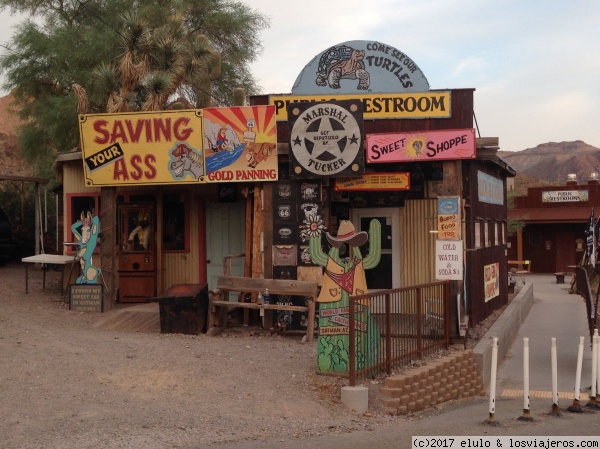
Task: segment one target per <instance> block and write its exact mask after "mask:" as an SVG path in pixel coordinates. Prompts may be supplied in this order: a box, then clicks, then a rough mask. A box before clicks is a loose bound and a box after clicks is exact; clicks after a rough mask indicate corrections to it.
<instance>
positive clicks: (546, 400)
mask: <svg viewBox="0 0 600 449" xmlns="http://www.w3.org/2000/svg"><path fill="white" fill-rule="evenodd" d="M527 282H532V283H533V286H534V298H535V300H534V305H533V306H532V308H531V311H530V312H529V314H528V316H527V318H526V319H525V321H524V323H523V325H522V326H521V328H520V331H519V334H518V335H517V337H516V338H515V340H514V342H513V344H512V346H511V348H510V350H509V352H508V354H507V356H506V358H505V359H504V360H503V361H501V362H500V363H499V368H498V381H497V398H496V410H495V414H494V417H493V418H494V419H493V421H494V423H495V424H497V426H493V425H490V420H489V415H488V412H489V397H486V398H479V399H472V400H467V401H459V402H453V403H449V404H446V405H445V406H444V407H442V408H441V409H440V410H433V411H431V410H430V411H428V412H425V413H422V414H418V415H416V416H414V417H404V418H399V419H398V421H397V422H396V423H394V424H393V425H391V426H389V427H386V428H383V429H382V428H378V429H377V431H363V432H353V433H348V434H339V435H326V436H320V437H312V438H307V439H297V440H288V439H284V438H278V439H273V440H270V441H260V442H259V441H252V442H242V443H236V444H224V445H223V444H221V445H216V446H210V447H211V448H219V449H248V448H255V447H256V448H264V449H276V448H277V449H300V448H307V447H319V448H328V449H345V448H353V449H380V448H409V447H411V438H412V436H415V435H463V436H466V435H472V436H534V435H535V436H564V435H573V436H576V435H579V436H597V435H600V411H599V412H596V411H592V410H589V411H588V410H586V412H585V413H572V412H569V411H568V410H567V409H568V407H569V406H572V405H573V399H574V392H575V390H574V387H575V374H576V366H577V353H578V345H579V337H580V336H583V337H585V344H584V358H583V367H582V381H581V385H582V388H584V389H585V387H588V390H587V392H589V386H590V385H591V350H590V347H591V345H590V338H589V331H588V327H587V320H586V308H585V303H584V302H583V299H582V298H581V297H580V296H578V295H572V294H569V293H568V287H569V285H568V284H562V285H561V284H558V285H557V284H556V280H555V278H554V276H551V275H531V276H530V277H528V278H527ZM523 337H527V338H529V348H530V349H529V352H530V362H529V369H530V377H531V379H530V397H531V399H530V414H531V416H532V417H533V418H534V421H533V422H526V421H522V420H519V418H521V417H522V416H523V395H522V394H523V393H522V391H523ZM551 338H556V342H557V361H558V363H557V373H558V383H557V385H558V389H557V390H558V392H559V401H558V406H559V409H560V414H559V415H558V416H557V415H556V414H554V413H551V412H552V410H553V407H552V406H553V402H552V376H551V372H552V369H551V366H552V365H551V350H550V347H551ZM583 393H584V394H582V396H581V398H585V400H582V405H585V404H587V402H588V401H587V395H586V394H585V393H586V392H585V391H584V392H583ZM324 419H326V417H324ZM186 449H192V447H189V448H186Z"/></svg>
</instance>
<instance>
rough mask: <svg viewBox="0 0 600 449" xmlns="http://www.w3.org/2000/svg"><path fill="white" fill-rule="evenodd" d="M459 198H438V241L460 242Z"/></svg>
mask: <svg viewBox="0 0 600 449" xmlns="http://www.w3.org/2000/svg"><path fill="white" fill-rule="evenodd" d="M459 201H460V199H459V197H440V198H438V235H437V237H438V239H440V240H460V236H461V233H460V231H461V223H460V222H461V219H460V217H461V216H460V210H459V208H458V205H459Z"/></svg>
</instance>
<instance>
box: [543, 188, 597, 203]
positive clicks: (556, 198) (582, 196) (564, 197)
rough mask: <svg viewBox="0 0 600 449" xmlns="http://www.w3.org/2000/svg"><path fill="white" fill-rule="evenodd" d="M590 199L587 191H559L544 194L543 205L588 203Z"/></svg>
mask: <svg viewBox="0 0 600 449" xmlns="http://www.w3.org/2000/svg"><path fill="white" fill-rule="evenodd" d="M588 199H589V195H588V191H587V190H557V191H547V192H542V203H569V202H586V201H588Z"/></svg>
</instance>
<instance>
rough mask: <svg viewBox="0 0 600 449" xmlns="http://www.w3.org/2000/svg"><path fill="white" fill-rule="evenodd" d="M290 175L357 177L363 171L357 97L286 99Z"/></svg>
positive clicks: (360, 115) (359, 112)
mask: <svg viewBox="0 0 600 449" xmlns="http://www.w3.org/2000/svg"><path fill="white" fill-rule="evenodd" d="M288 117H289V129H290V139H289V142H290V153H289V155H290V178H296V179H311V178H321V177H327V178H339V177H344V176H347V177H357V176H360V175H361V174H362V173H364V171H365V159H364V148H363V129H362V128H363V119H362V117H363V104H362V102H361V101H359V100H340V101H331V102H320V103H290V105H289V106H288Z"/></svg>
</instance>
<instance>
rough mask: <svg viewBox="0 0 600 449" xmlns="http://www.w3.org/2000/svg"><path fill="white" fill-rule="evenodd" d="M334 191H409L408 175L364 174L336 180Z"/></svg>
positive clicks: (404, 173) (403, 173) (402, 173)
mask: <svg viewBox="0 0 600 449" xmlns="http://www.w3.org/2000/svg"><path fill="white" fill-rule="evenodd" d="M335 190H336V191H353V190H410V173H408V172H400V173H364V174H363V175H362V176H361V177H360V178H338V179H336V180H335Z"/></svg>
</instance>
